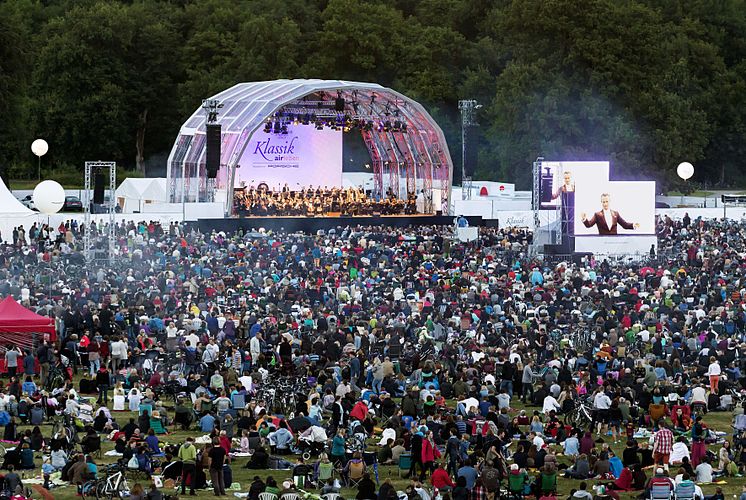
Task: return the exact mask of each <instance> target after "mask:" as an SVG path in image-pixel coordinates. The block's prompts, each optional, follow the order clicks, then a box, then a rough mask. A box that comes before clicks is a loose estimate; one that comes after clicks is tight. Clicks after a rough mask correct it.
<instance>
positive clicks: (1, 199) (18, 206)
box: [0, 179, 36, 215]
mask: <svg viewBox="0 0 746 500" xmlns="http://www.w3.org/2000/svg"><path fill="white" fill-rule="evenodd" d="M34 213H36V212H34V211H33V210H31V209H30V208H28V207H26V206H24V205H23V203H21V202H20V201H18V199H17V198H16V197H15V196H13V194H12V193H11V192H10V191H8V187H7V186H6V185H5V183H4V182H3V180H2V179H0V214H3V215H10V214H12V215H31V214H34Z"/></svg>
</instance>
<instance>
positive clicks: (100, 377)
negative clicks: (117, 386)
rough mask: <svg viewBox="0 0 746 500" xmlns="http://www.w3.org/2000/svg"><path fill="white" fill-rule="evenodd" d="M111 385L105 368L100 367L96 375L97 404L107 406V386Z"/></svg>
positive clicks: (109, 376)
mask: <svg viewBox="0 0 746 500" xmlns="http://www.w3.org/2000/svg"><path fill="white" fill-rule="evenodd" d="M110 384H111V375H110V374H109V370H107V369H106V366H104V365H101V368H99V370H98V373H96V385H97V386H98V404H99V405H101V404H103V405H104V406H106V405H108V404H109V385H110Z"/></svg>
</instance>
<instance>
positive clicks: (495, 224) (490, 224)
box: [485, 219, 500, 228]
mask: <svg viewBox="0 0 746 500" xmlns="http://www.w3.org/2000/svg"><path fill="white" fill-rule="evenodd" d="M485 226H486V227H497V228H499V227H500V221H499V220H498V219H487V220H486V221H485Z"/></svg>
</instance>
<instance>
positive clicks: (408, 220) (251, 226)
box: [197, 214, 484, 233]
mask: <svg viewBox="0 0 746 500" xmlns="http://www.w3.org/2000/svg"><path fill="white" fill-rule="evenodd" d="M467 219H468V220H469V224H470V225H472V226H482V225H484V221H483V219H482V218H481V217H467ZM451 224H453V216H452V215H425V214H419V215H381V216H374V215H360V216H344V217H343V216H339V217H241V218H230V219H199V220H197V227H198V228H199V229H200V231H202V232H203V233H205V232H211V231H213V230H215V231H238V230H239V229H243V230H244V231H248V230H257V229H261V228H264V229H266V230H273V231H278V230H284V231H288V232H306V233H309V232H316V231H318V230H320V229H323V230H324V231H328V230H329V229H332V228H340V227H347V226H364V227H369V226H389V227H401V228H403V227H407V226H447V225H451Z"/></svg>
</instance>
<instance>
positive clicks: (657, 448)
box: [653, 423, 673, 471]
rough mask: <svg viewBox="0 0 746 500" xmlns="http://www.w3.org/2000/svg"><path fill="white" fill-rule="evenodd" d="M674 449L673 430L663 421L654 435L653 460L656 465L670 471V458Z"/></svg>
mask: <svg viewBox="0 0 746 500" xmlns="http://www.w3.org/2000/svg"><path fill="white" fill-rule="evenodd" d="M672 449H673V432H671V430H670V429H669V428H668V427H667V426H666V424H664V423H661V424H660V428H659V429H658V432H656V433H655V434H654V435H653V460H654V461H655V465H657V466H660V467H663V468H664V469H665V470H666V471H668V459H669V457H670V456H671V450H672Z"/></svg>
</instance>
